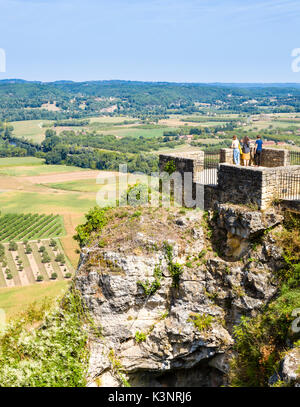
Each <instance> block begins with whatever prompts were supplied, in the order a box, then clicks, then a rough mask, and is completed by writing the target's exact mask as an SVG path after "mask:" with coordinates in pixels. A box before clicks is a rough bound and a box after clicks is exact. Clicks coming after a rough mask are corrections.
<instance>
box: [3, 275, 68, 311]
mask: <svg viewBox="0 0 300 407" xmlns="http://www.w3.org/2000/svg"><path fill="white" fill-rule="evenodd" d="M69 285H70V281H67V280H61V281H56V282H51V283H43V284H35V285H29V286H26V287H14V288H10V289H7V288H0V309H3V310H4V311H5V313H6V317H7V318H8V319H9V318H11V317H13V316H15V315H16V314H17V313H19V312H21V311H24V309H25V308H26V307H28V306H29V305H30V304H32V303H33V302H35V301H36V302H37V303H41V302H42V301H43V300H44V298H45V297H47V298H56V297H60V296H61V295H63V293H64V292H65V291H66V289H67V288H68V287H69Z"/></svg>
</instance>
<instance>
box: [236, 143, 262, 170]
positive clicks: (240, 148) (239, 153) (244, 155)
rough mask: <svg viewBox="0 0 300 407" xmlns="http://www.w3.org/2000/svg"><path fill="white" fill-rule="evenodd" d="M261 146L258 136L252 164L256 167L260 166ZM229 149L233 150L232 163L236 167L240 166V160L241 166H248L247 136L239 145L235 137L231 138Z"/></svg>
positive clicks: (249, 150)
mask: <svg viewBox="0 0 300 407" xmlns="http://www.w3.org/2000/svg"><path fill="white" fill-rule="evenodd" d="M262 146H263V141H262V139H261V137H260V136H257V138H256V141H255V147H254V162H255V165H256V166H257V167H258V166H260V164H261V153H262ZM231 148H232V149H233V161H234V163H235V164H236V165H240V163H241V159H242V160H243V165H244V166H245V167H247V166H249V165H250V159H251V148H250V139H249V137H248V136H245V137H244V138H243V140H242V141H241V143H240V142H239V140H238V138H237V136H233V137H232V144H231Z"/></svg>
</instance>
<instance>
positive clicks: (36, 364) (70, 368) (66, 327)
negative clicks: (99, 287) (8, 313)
mask: <svg viewBox="0 0 300 407" xmlns="http://www.w3.org/2000/svg"><path fill="white" fill-rule="evenodd" d="M50 306H51V304H49V303H44V304H43V305H42V306H40V307H38V306H37V305H32V306H31V307H30V308H29V309H28V310H27V312H24V313H23V314H22V315H21V316H20V317H19V318H17V319H16V320H14V321H13V322H11V323H10V324H9V325H8V326H7V328H6V330H5V331H4V333H2V334H1V336H0V386H2V387H81V386H85V384H86V383H85V373H86V365H87V356H88V352H87V347H86V342H87V334H86V333H85V332H84V331H83V330H82V327H81V324H82V318H83V317H84V310H83V306H82V304H81V300H80V298H79V297H78V296H77V295H75V294H74V293H68V294H67V295H66V296H65V297H64V299H63V301H62V303H61V304H60V306H59V307H56V308H55V309H54V310H52V311H50ZM38 324H40V326H39V327H38V328H36V329H32V328H33V326H36V325H38Z"/></svg>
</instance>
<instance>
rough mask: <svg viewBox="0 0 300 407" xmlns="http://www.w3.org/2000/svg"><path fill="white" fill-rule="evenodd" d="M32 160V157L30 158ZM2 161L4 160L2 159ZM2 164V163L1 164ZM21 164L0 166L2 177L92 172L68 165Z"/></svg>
mask: <svg viewBox="0 0 300 407" xmlns="http://www.w3.org/2000/svg"><path fill="white" fill-rule="evenodd" d="M28 158H30V157H28ZM1 160H2V159H1ZM0 164H1V163H0ZM23 165H24V164H23V163H22V162H20V164H19V165H17V164H16V165H8V166H6V165H4V164H3V165H0V175H9V176H12V177H30V176H35V175H46V174H55V173H57V174H60V173H65V172H73V171H76V172H79V171H90V170H89V169H86V168H80V167H73V166H68V165H42V164H41V165H39V164H35V165H29V164H28V165H24V166H23Z"/></svg>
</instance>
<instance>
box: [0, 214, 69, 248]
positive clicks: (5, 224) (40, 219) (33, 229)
mask: <svg viewBox="0 0 300 407" xmlns="http://www.w3.org/2000/svg"><path fill="white" fill-rule="evenodd" d="M63 233H64V227H63V221H62V218H61V216H59V215H39V214H31V213H29V214H13V213H10V214H6V215H4V216H2V217H0V242H9V241H11V240H14V241H21V240H25V239H27V240H33V239H43V238H47V237H57V236H61V235H62V234H63Z"/></svg>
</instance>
